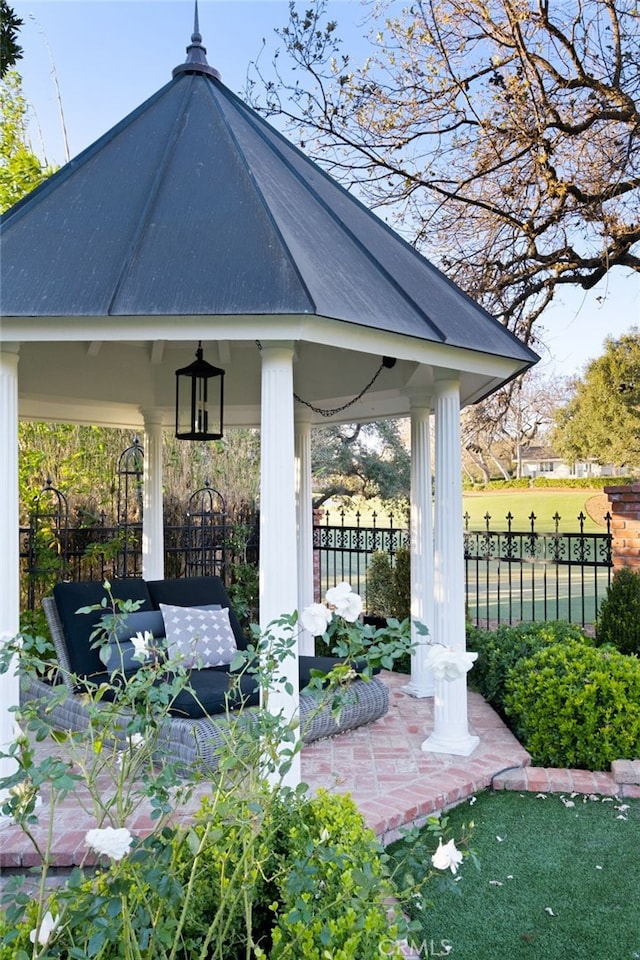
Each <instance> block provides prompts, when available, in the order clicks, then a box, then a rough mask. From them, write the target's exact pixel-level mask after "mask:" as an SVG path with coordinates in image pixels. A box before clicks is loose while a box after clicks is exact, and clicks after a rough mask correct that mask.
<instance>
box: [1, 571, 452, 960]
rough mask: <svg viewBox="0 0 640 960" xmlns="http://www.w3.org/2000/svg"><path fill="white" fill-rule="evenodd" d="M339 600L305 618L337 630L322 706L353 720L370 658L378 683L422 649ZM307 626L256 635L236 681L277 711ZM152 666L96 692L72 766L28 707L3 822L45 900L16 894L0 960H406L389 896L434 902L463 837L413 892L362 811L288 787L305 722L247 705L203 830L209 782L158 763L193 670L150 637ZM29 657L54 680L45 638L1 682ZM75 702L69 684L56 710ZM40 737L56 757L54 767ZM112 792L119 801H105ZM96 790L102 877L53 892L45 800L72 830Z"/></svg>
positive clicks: (435, 828) (214, 779)
mask: <svg viewBox="0 0 640 960" xmlns="http://www.w3.org/2000/svg"><path fill="white" fill-rule="evenodd" d="M327 603H328V605H327V606H325V605H322V604H319V605H318V604H316V605H313V607H312V608H308V609H307V610H306V611H304V612H303V614H302V616H301V617H300V625H302V626H303V627H305V629H310V630H311V632H313V633H315V632H316V631H317V630H319V629H322V636H324V637H325V640H326V642H328V643H330V644H332V648H333V649H334V650H335V653H336V654H337V655H338V656H341V657H344V658H345V663H344V664H341V665H340V666H339V667H338V668H337V669H336V670H335V671H332V673H330V674H328V675H317V676H315V677H313V678H312V682H311V686H312V688H315V689H316V691H317V700H318V709H319V710H320V709H323V707H324V706H325V705H326V704H327V703H329V704H331V706H332V708H333V709H334V710H336V711H339V710H340V709H341V705H342V703H344V697H345V696H348V687H349V681H350V677H351V676H353V675H355V672H354V670H353V661H354V660H358V662H359V665H363V668H364V676H365V678H366V677H367V676H370V675H371V674H372V672H373V669H374V668H375V667H377V666H389V665H393V663H394V661H395V660H396V658H397V657H399V656H402V655H406V653H407V652H408V651H409V650H410V649H411V640H410V630H409V624H408V621H407V622H403V623H402V624H400V623H397V622H396V624H395V625H393V624H392V625H391V626H390V627H389V629H388V630H386V631H375V630H372V629H370V628H367V627H363V626H362V624H360V623H359V622H358V617H359V613H360V610H361V608H362V605H361V601H360V598H359V597H358V596H357V595H356V594H354V593H353V591H352V590H351V588H350V587H349V586H348V584H339V585H338V587H336V588H335V589H334V590H333V591H330V592H329V594H328V596H327ZM121 613H122V611H121V608H120V605H119V603H118V601H113V609H112V610H111V611H107V612H106V614H105V618H104V629H103V630H102V635H101V636H98V637H97V639H96V642H97V643H98V644H102V643H105V642H108V631H110V630H117V627H118V622H119V617H120V616H121ZM297 629H299V626H298V617H297V615H296V614H293V615H290V616H285V617H282V618H280V619H278V620H277V621H274V623H273V624H270V625H269V627H268V628H267V630H266V631H264V632H261V631H260V630H259V629H258V628H254V629H253V642H252V643H251V644H250V645H249V647H248V649H247V651H246V652H245V651H242V652H241V653H239V654H238V657H237V662H234V670H236V674H235V676H236V682H237V683H238V684H239V683H240V678H241V676H242V675H243V674H244V673H246V672H250V673H251V674H252V675H253V676H254V677H255V680H256V683H257V684H258V686H259V687H260V689H261V691H262V693H263V697H264V702H268V696H269V690H270V689H271V685H272V683H273V677H274V673H275V674H277V670H278V667H279V666H280V665H281V664H282V662H283V660H284V659H285V658H286V657H287V656H289V655H290V654H291V650H292V646H293V644H294V643H295V642H296V639H297V638H296V630H297ZM136 652H137V654H139V659H140V661H141V666H140V669H139V670H138V671H137V672H136V674H135V675H134V676H133V677H131V678H130V679H129V680H127V681H126V682H123V677H122V674H121V673H119V672H118V671H117V670H114V672H113V674H112V677H111V682H110V683H109V684H101V685H99V686H96V685H93V686H92V685H91V684H89V683H88V684H86V694H85V696H86V698H87V702H88V703H89V704H90V707H91V709H90V719H89V724H88V727H87V729H86V730H84V731H80V732H77V733H76V732H74V733H73V734H70V735H68V736H67V737H66V739H65V741H64V752H62V751H60V750H59V746H60V744H59V741H60V739H61V737H60V733H59V732H58V731H56V730H54V729H52V727H51V725H50V724H49V723H48V722H47V719H46V717H45V718H44V719H43V718H42V717H41V716H40V715H39V712H38V710H37V709H36V707H35V705H33V704H32V705H29V704H25V705H23V706H22V707H20V708H19V709H18V708H16V718H17V720H18V721H19V722H20V723H21V724H22V726H23V728H24V731H25V732H24V733H21V734H20V735H19V736H18V738H17V739H16V742H15V743H14V744H12V746H11V747H10V748H9V750H8V753H7V754H4V756H9V757H11V758H12V759H13V760H14V761H15V764H16V767H17V769H16V772H15V773H14V774H13V775H12V776H10V777H6V778H5V779H4V780H2V781H0V789H4V790H5V791H8V799H7V801H6V802H5V804H4V807H3V813H4V814H5V815H10V816H12V817H13V818H14V819H15V821H16V822H17V823H18V824H20V826H21V827H22V829H23V830H24V831H25V833H26V834H27V836H29V837H30V838H31V839H32V841H33V843H34V845H35V848H36V850H37V852H38V854H39V856H40V859H41V868H40V870H39V877H38V890H37V893H36V895H35V896H34V895H33V893H32V890H31V888H30V887H28V886H24V885H22V884H21V883H20V881H19V879H16V878H14V882H12V883H11V884H10V885H8V887H7V890H6V892H5V894H4V896H3V902H4V916H3V918H2V919H0V960H35V958H47V960H52V958H60V960H86V958H99V960H116V958H122V960H196V958H197V960H261V958H262V960H287V958H288V960H299V958H301V957H305V960H325V958H327V957H335V958H338V957H339V958H341V960H372V958H373V957H375V956H377V955H381V947H382V945H384V950H385V953H384V955H385V956H388V957H394V956H395V957H397V958H399V957H401V956H402V953H401V951H400V948H399V947H397V948H396V947H395V946H394V944H397V943H398V942H399V941H400V940H401V939H402V938H403V937H406V936H407V935H408V934H409V932H410V930H409V926H408V925H407V921H405V920H404V918H403V915H402V913H401V912H400V911H398V913H397V914H396V915H395V917H393V918H390V916H389V898H390V897H391V896H392V895H395V896H396V897H397V898H399V900H400V902H403V901H404V900H408V899H411V900H412V901H414V900H415V898H416V897H422V894H423V890H424V887H425V885H426V884H427V883H428V882H429V881H430V879H431V878H432V876H434V875H435V874H434V871H441V872H447V871H450V872H451V874H454V873H455V872H456V870H457V869H458V865H459V862H460V859H461V854H460V852H459V850H458V849H457V848H456V846H455V844H453V843H452V841H449V842H447V844H445V845H443V844H442V829H441V828H440V826H439V825H438V823H437V822H436V821H434V820H432V821H431V824H430V830H431V831H432V832H433V834H434V837H437V838H438V839H439V841H440V842H439V846H438V849H437V850H436V852H435V854H434V857H433V862H432V868H431V869H426V868H425V869H423V870H422V871H421V873H420V876H416V877H412V878H411V880H407V879H406V878H405V880H404V881H403V886H402V890H398V889H397V888H396V887H395V886H394V883H393V880H392V877H391V876H390V875H389V872H388V869H387V861H386V856H385V854H384V851H383V850H382V849H381V848H380V846H379V844H378V842H377V841H376V839H375V837H374V836H373V834H372V833H371V831H370V830H368V829H367V828H366V826H365V825H364V822H363V820H362V817H361V815H360V814H359V812H358V811H357V810H356V808H355V806H354V805H353V803H352V802H351V801H350V800H349V798H346V797H340V796H332V795H330V794H327V793H326V792H322V791H321V792H320V793H319V794H318V795H317V796H315V797H313V796H310V795H309V794H308V792H307V789H306V787H305V785H304V784H301V785H300V786H299V787H298V788H296V789H295V790H293V789H291V788H289V787H286V786H285V785H284V783H283V780H284V777H285V774H286V772H287V770H288V769H289V766H290V762H291V757H292V756H293V754H295V752H296V751H298V750H300V749H301V747H302V741H301V740H300V739H299V738H296V736H294V735H293V728H294V726H295V724H296V723H297V721H296V719H295V718H293V719H292V720H286V719H285V718H283V716H274V715H271V714H269V713H268V711H267V710H264V709H263V710H256V711H253V712H252V714H251V716H252V722H251V723H250V724H249V723H244V722H243V711H242V708H240V709H239V710H234V711H233V713H232V712H231V711H229V715H228V721H229V724H230V731H231V735H230V736H229V738H228V740H227V742H226V744H225V745H224V746H223V748H222V754H221V757H220V764H219V768H218V770H217V772H216V773H215V774H213V775H212V776H211V781H210V788H209V790H208V793H207V795H206V796H205V798H204V799H203V801H202V804H201V807H200V810H199V811H198V812H197V814H196V815H195V818H193V819H192V820H191V821H187V820H186V819H185V818H184V817H181V811H182V810H183V808H184V804H185V803H186V802H187V801H188V800H189V798H190V797H191V795H192V791H193V788H194V785H195V780H194V779H189V778H188V779H186V780H181V779H180V777H179V776H178V775H177V771H176V770H175V769H174V768H173V767H172V765H171V764H170V763H164V764H162V765H158V764H157V763H154V760H153V753H154V749H155V746H156V734H157V730H158V728H159V725H160V722H161V720H162V718H163V717H164V716H166V714H167V711H168V710H169V708H170V705H171V703H172V702H173V699H174V698H175V696H176V695H177V693H178V692H180V690H182V689H185V688H188V687H189V671H188V670H186V669H185V668H184V666H183V665H182V664H181V662H180V661H179V660H176V661H175V662H172V661H170V660H167V659H166V653H165V652H163V651H158V650H154V649H153V644H152V641H151V639H150V638H149V637H145V636H142V637H140V638H139V643H138V645H137V647H136ZM13 656H16V657H17V659H18V664H19V670H20V671H22V672H23V673H26V674H29V673H34V672H35V673H39V674H41V673H42V672H43V670H47V669H50V667H49V666H47V664H48V663H49V659H48V651H47V650H46V643H45V641H43V640H42V639H41V638H30V637H22V638H19V639H18V640H17V641H16V642H14V643H11V644H8V645H6V646H5V648H4V650H3V651H2V655H1V656H0V669H2V670H6V669H8V667H9V664H10V663H11V660H12V657H13ZM72 679H73V678H72ZM107 694H108V696H107ZM58 695H60V694H59V692H57V691H56V689H55V688H54V687H52V697H55V696H58ZM234 699H236V700H237V697H235V698H234ZM116 730H117V731H118V735H117V736H115V735H114V732H115V731H116ZM34 738H35V739H37V740H46V741H47V743H48V745H49V750H48V755H47V756H46V758H45V759H44V760H42V761H40V762H37V761H36V759H35V756H34V751H33V747H32V740H33V739H34ZM283 743H284V744H287V745H288V746H287V749H286V750H285V751H283V750H282V749H281V747H282V744H283ZM274 775H275V776H274ZM106 780H109V782H110V784H111V787H112V789H109V790H105V781H106ZM79 783H81V784H82V785H83V787H84V788H85V790H86V792H87V795H88V796H89V798H90V802H91V804H92V809H93V812H94V817H95V823H96V826H95V827H94V828H92V829H90V830H89V831H88V832H87V835H86V838H85V841H86V845H87V852H89V851H93V853H94V854H97V855H98V857H99V858H100V859H99V864H98V866H97V867H95V869H94V868H91V869H86V870H85V869H84V868H83V867H81V868H79V869H76V870H74V871H73V873H72V874H71V875H70V877H69V878H68V879H67V880H66V881H65V882H64V883H62V884H60V885H58V886H56V887H54V888H53V889H51V888H50V886H49V884H48V873H49V870H50V867H51V865H52V862H53V853H52V849H51V843H49V844H48V845H47V846H44V847H41V846H39V845H38V843H37V842H36V840H35V835H34V833H33V831H32V829H31V827H32V824H33V822H34V820H35V819H36V818H37V816H38V800H39V797H40V795H41V794H42V793H43V792H46V793H47V794H48V796H49V798H50V800H49V804H50V806H49V808H50V811H51V813H52V815H53V816H55V810H56V805H57V803H58V801H60V800H63V799H64V798H65V797H66V796H68V795H69V794H70V793H72V792H73V790H74V789H75V787H76V786H77V785H78V784H79ZM149 802H150V804H151V818H152V821H153V822H154V823H155V826H154V828H153V829H152V830H151V831H150V832H149V833H148V835H146V836H144V837H140V836H137V835H136V834H135V831H133V830H130V828H129V824H131V823H133V822H135V820H136V817H137V815H138V813H139V811H140V808H141V806H142V804H146V803H149Z"/></svg>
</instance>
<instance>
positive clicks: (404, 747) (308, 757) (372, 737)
mask: <svg viewBox="0 0 640 960" xmlns="http://www.w3.org/2000/svg"><path fill="white" fill-rule="evenodd" d="M383 679H384V680H385V682H386V683H387V685H388V686H389V689H390V706H389V712H388V714H387V715H386V716H385V717H382V718H381V719H380V720H378V721H377V722H376V723H373V724H369V725H368V726H366V727H360V728H359V729H358V730H352V731H350V732H348V733H345V734H342V735H340V736H338V737H333V738H330V739H327V740H322V741H317V742H316V743H312V744H310V745H308V746H306V747H305V748H304V749H303V752H302V778H303V780H304V781H305V782H306V783H308V785H309V787H310V789H311V790H316V789H317V788H318V787H326V788H327V789H329V790H332V791H335V792H337V793H350V794H351V796H352V797H353V799H354V800H355V802H356V803H357V805H358V807H359V808H360V810H361V811H362V813H363V815H364V817H365V820H366V821H367V823H368V824H369V826H371V827H372V828H373V830H374V831H375V832H376V834H377V835H378V836H379V837H380V838H381V840H382V841H383V842H388V841H390V840H392V839H394V838H395V837H397V836H399V835H400V833H401V831H402V828H403V827H406V826H409V825H411V824H417V825H421V824H422V823H424V822H425V821H426V819H427V817H428V816H430V815H432V814H437V813H439V812H440V811H441V810H442V809H444V808H446V807H449V806H451V805H454V804H456V803H459V802H460V801H462V800H464V799H466V798H467V797H469V796H472V795H473V794H474V793H477V792H478V791H480V790H483V789H485V788H487V787H493V788H495V789H507V790H509V789H511V790H530V791H535V792H536V793H538V792H540V793H544V792H550V793H552V792H563V793H572V792H576V793H587V794H589V793H597V794H601V795H606V796H616V795H617V796H626V797H640V785H639V784H637V783H633V782H630V783H617V782H616V780H615V779H614V777H613V775H612V774H610V773H604V772H603V773H591V772H589V771H586V770H559V769H544V768H540V767H531V766H529V762H530V761H529V756H528V754H527V753H526V751H525V750H524V749H523V748H522V746H521V745H520V744H519V743H518V741H517V740H516V739H515V738H514V737H513V735H512V734H511V733H510V731H509V730H508V729H507V727H506V726H505V725H504V724H503V723H502V721H501V720H500V718H499V717H498V716H497V715H496V713H495V712H494V711H493V710H492V709H491V708H490V707H489V706H487V704H486V703H485V702H484V700H483V699H482V697H481V696H480V695H479V694H476V693H470V694H469V727H470V731H471V732H472V733H473V734H476V735H477V736H478V737H480V744H479V746H478V747H477V749H476V750H475V751H474V753H473V754H472V755H471V756H470V757H457V756H451V755H449V754H435V753H425V752H423V751H422V749H421V745H422V742H423V741H424V740H425V739H426V737H427V736H428V734H429V733H430V732H431V729H432V718H433V701H432V700H431V699H424V700H417V699H414V698H413V697H409V696H407V695H406V694H404V693H403V692H402V689H401V687H402V685H403V684H404V683H406V677H404V676H401V675H398V674H384V675H383ZM37 749H38V750H43V749H44V746H43V745H38V746H37ZM49 749H50V747H49ZM60 749H62V748H61V747H60ZM620 771H621V776H623V775H624V773H625V771H626V768H624V767H620ZM207 789H208V788H207V785H206V784H201V785H199V786H198V787H197V788H196V790H195V792H194V795H193V798H192V800H191V802H190V804H189V805H188V807H185V808H183V809H182V810H181V814H180V815H183V816H188V815H189V814H190V813H192V812H193V810H195V809H196V808H197V806H198V804H199V801H200V798H201V797H202V796H203V794H204V793H206V792H207ZM94 825H95V823H94V821H93V820H92V818H91V816H90V815H89V814H88V813H86V812H85V811H84V810H83V809H82V807H81V806H80V804H79V803H78V799H77V797H76V796H73V795H70V796H68V797H67V798H66V800H65V801H64V803H63V804H62V807H61V808H58V812H57V815H56V821H55V824H54V828H53V837H54V840H53V848H54V851H55V863H56V865H57V866H58V867H59V868H69V867H71V866H73V865H75V864H79V863H81V862H85V863H86V862H88V861H87V859H86V855H87V852H88V851H87V848H86V847H85V844H84V836H85V833H86V831H87V830H88V829H90V828H91V827H92V826H94ZM47 827H48V816H47V805H46V801H45V803H44V804H43V806H42V807H41V808H40V819H39V823H38V825H37V826H36V827H35V828H34V832H35V834H36V836H37V837H38V838H39V841H40V842H44V838H45V836H46V830H47ZM130 827H131V828H132V829H133V831H134V832H135V833H143V832H146V831H147V830H148V829H149V828H150V827H151V821H150V820H149V818H148V811H146V810H144V809H141V810H138V811H136V814H135V815H134V817H133V818H132V819H131V821H130ZM38 862H39V859H38V856H37V854H36V853H35V851H34V850H33V848H32V846H31V844H30V842H29V841H28V840H27V838H26V837H25V836H24V835H23V833H22V831H21V830H20V828H19V827H17V826H16V825H14V824H6V823H5V824H4V825H3V826H2V827H1V828H0V868H5V869H9V870H10V869H11V868H13V869H20V868H25V867H28V866H34V865H37V864H38Z"/></svg>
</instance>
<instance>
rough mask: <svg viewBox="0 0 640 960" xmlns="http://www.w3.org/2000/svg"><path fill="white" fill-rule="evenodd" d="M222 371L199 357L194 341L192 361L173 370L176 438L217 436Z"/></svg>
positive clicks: (219, 417)
mask: <svg viewBox="0 0 640 960" xmlns="http://www.w3.org/2000/svg"><path fill="white" fill-rule="evenodd" d="M224 373H225V372H224V370H221V369H220V367H214V366H213V365H212V364H210V363H207V361H206V360H204V359H203V356H202V342H200V343H199V344H198V349H197V350H196V359H195V360H194V361H193V363H190V364H189V366H188V367H181V368H180V370H176V437H177V438H178V440H220V439H221V437H222V414H223V403H224Z"/></svg>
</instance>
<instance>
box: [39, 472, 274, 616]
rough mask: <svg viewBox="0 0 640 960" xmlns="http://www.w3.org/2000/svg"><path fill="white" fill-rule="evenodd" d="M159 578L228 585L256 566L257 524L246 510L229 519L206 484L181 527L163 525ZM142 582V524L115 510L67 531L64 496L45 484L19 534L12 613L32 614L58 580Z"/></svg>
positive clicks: (221, 502) (218, 496)
mask: <svg viewBox="0 0 640 960" xmlns="http://www.w3.org/2000/svg"><path fill="white" fill-rule="evenodd" d="M164 551H165V563H164V568H165V572H166V575H167V576H170V577H181V576H205V575H213V574H215V575H217V576H220V577H222V579H223V580H225V582H226V583H227V585H228V586H229V585H230V576H231V574H232V571H233V568H234V567H236V566H238V565H242V566H243V568H244V567H247V566H251V565H252V564H253V565H255V564H257V561H258V544H257V516H256V513H255V510H254V509H252V508H247V509H246V510H245V511H237V512H236V513H235V514H234V516H233V518H229V517H228V516H227V514H226V510H225V502H224V498H223V497H222V496H221V494H219V493H218V491H216V490H213V489H212V488H211V487H210V486H209V485H208V484H206V485H205V487H203V488H202V490H199V491H197V492H196V493H195V494H193V496H192V497H191V498H190V500H189V503H188V509H187V514H186V517H185V522H184V523H183V524H173V525H165V528H164ZM140 576H142V523H141V522H140V521H138V520H136V519H132V517H131V514H130V512H127V511H120V510H119V522H117V523H109V522H107V520H106V516H105V514H104V513H103V514H101V515H100V516H99V517H94V518H93V520H92V522H90V523H84V524H82V525H80V526H75V525H72V524H71V522H70V519H69V509H68V504H67V499H66V497H65V495H64V494H63V493H62V492H61V491H60V490H58V489H56V488H55V487H54V486H53V485H52V483H51V480H48V481H47V483H46V485H45V487H44V488H43V490H41V491H40V493H39V494H37V495H36V497H34V500H33V504H32V511H31V516H30V524H29V526H28V527H21V528H20V586H21V597H20V605H21V609H22V610H35V609H36V608H37V607H38V606H39V604H40V601H41V599H42V597H44V596H46V595H47V594H48V593H50V592H51V589H52V588H53V586H54V584H55V583H57V582H58V581H60V580H105V579H107V580H114V579H117V578H121V577H140Z"/></svg>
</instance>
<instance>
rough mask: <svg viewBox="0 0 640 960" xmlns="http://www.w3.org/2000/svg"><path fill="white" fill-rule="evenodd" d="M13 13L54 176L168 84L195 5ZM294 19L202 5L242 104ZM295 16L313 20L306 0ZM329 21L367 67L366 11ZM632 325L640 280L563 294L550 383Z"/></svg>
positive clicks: (39, 1) (548, 315)
mask: <svg viewBox="0 0 640 960" xmlns="http://www.w3.org/2000/svg"><path fill="white" fill-rule="evenodd" d="M10 2H11V4H12V6H13V8H14V10H15V12H16V14H17V15H18V16H19V17H21V18H22V20H23V21H24V26H23V27H22V28H21V30H20V38H19V42H20V44H21V46H22V47H23V50H24V56H23V59H22V60H20V61H19V63H18V64H17V70H18V72H19V73H20V75H21V77H22V81H23V92H24V95H25V97H26V98H27V100H28V101H29V104H30V108H31V116H32V119H31V122H30V126H29V132H30V136H31V140H32V144H33V148H34V150H35V152H36V153H38V155H40V156H46V158H47V160H48V161H49V162H50V163H54V164H62V163H64V162H65V159H66V156H65V137H64V136H63V132H62V120H63V119H64V127H65V129H66V138H67V140H68V145H69V152H70V156H71V157H73V156H76V155H77V154H78V153H79V152H80V151H81V150H83V149H84V148H85V147H87V146H89V144H91V143H93V142H94V141H95V140H97V139H98V137H100V136H102V134H104V133H106V132H107V130H109V129H110V128H111V127H112V126H114V125H115V124H116V123H118V122H119V121H120V120H122V119H123V117H125V116H126V115H127V114H128V113H130V112H131V111H132V110H134V109H135V108H136V107H138V106H139V105H140V104H141V103H143V102H144V101H145V100H146V99H147V98H148V97H150V96H151V95H152V94H154V93H155V92H156V91H157V90H159V89H160V88H161V87H162V86H164V84H165V83H168V82H169V80H170V79H171V71H172V69H173V67H175V66H176V65H177V64H179V63H182V62H184V60H185V56H186V54H185V48H186V46H187V44H188V43H189V40H190V36H191V31H192V29H193V8H194V4H193V0H36V2H30V0H10ZM394 2H395V0H394ZM402 6H403V3H402V2H398V3H397V7H398V8H399V9H400V8H401V7H402ZM288 8H289V3H288V0H199V19H200V32H201V34H202V37H203V43H204V45H205V46H206V48H207V59H208V61H209V63H210V64H211V66H214V67H216V69H217V70H218V71H219V72H220V74H221V76H222V81H223V83H225V84H226V85H227V86H228V87H229V88H230V89H231V90H233V92H234V93H237V94H239V95H240V96H242V93H243V89H244V86H245V81H246V75H247V70H248V68H249V65H250V63H251V62H253V61H255V60H256V59H257V58H259V57H260V56H261V52H262V57H261V62H264V63H265V66H268V64H269V63H270V61H271V53H272V52H273V50H274V49H275V47H276V46H277V43H278V39H277V36H276V35H275V33H274V30H275V28H276V27H282V26H284V25H285V24H286V23H287V21H288ZM298 8H299V9H300V10H304V9H305V2H304V0H300V2H299V3H298ZM328 10H329V13H330V15H331V16H332V17H333V18H334V19H335V20H336V21H337V23H338V31H337V32H338V35H339V36H340V37H341V38H342V40H343V45H344V49H345V51H346V52H348V53H350V54H352V55H354V56H356V58H357V59H363V58H364V56H366V53H367V49H368V47H367V41H366V32H367V26H366V7H364V6H363V5H362V4H361V3H360V2H359V0H329V3H328ZM263 40H266V42H267V47H266V50H265V51H264V52H263ZM634 325H637V326H639V327H640V275H639V274H637V273H636V274H634V273H632V272H631V271H629V270H624V269H622V268H616V269H614V270H612V271H611V272H610V274H609V276H607V277H605V278H604V280H602V281H601V282H600V283H599V284H598V286H597V287H595V288H594V289H593V290H592V291H589V292H585V291H583V290H581V289H579V288H568V289H566V290H563V291H562V294H561V295H558V297H557V300H556V302H554V304H552V305H551V307H549V308H547V310H546V311H545V313H544V315H543V317H542V320H541V323H540V326H539V327H538V331H539V334H540V337H541V340H542V343H541V344H538V345H537V346H536V349H537V352H538V353H540V355H541V357H542V361H541V363H540V365H539V369H540V371H541V373H542V375H543V376H552V375H555V374H558V375H561V376H565V375H566V376H571V375H574V374H577V375H579V374H580V373H581V372H583V371H584V368H585V365H586V364H587V363H588V362H589V361H590V360H593V359H595V358H596V357H598V356H599V355H600V354H601V353H602V351H603V345H604V340H605V338H606V337H607V336H608V335H612V336H614V337H615V336H619V335H620V334H622V333H625V332H627V331H628V330H629V329H630V328H631V327H632V326H634Z"/></svg>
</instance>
